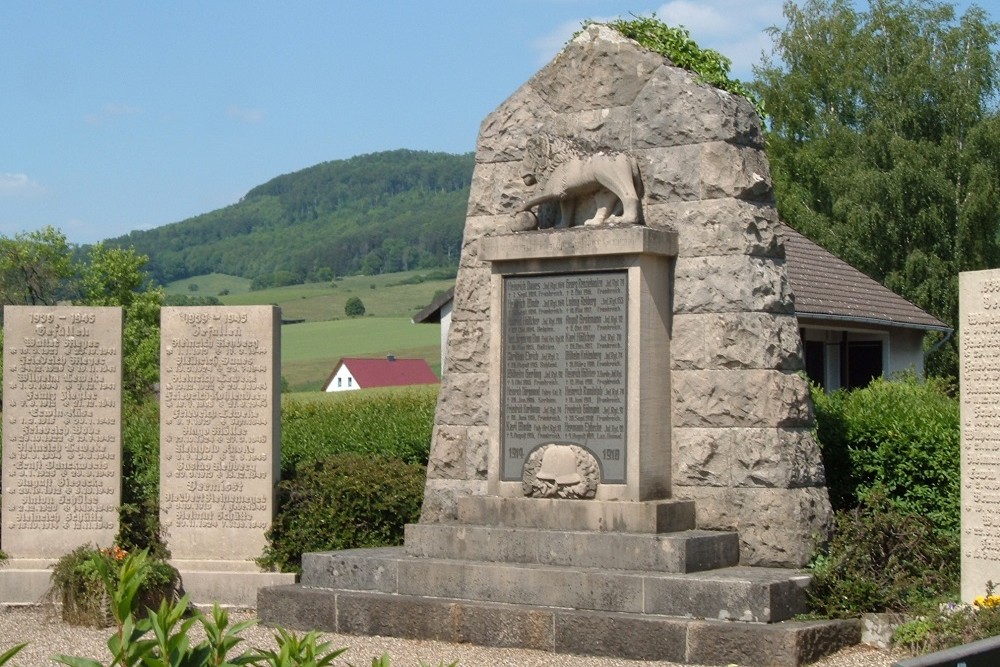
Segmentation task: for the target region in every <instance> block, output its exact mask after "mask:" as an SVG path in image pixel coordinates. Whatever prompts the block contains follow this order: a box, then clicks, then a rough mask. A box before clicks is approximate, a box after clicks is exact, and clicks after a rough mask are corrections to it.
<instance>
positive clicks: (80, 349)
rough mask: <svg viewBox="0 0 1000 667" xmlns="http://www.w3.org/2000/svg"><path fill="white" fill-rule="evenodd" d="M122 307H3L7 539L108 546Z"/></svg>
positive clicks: (20, 548)
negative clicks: (89, 543)
mask: <svg viewBox="0 0 1000 667" xmlns="http://www.w3.org/2000/svg"><path fill="white" fill-rule="evenodd" d="M121 350H122V314H121V309H120V308H83V307H73V306H5V307H4V349H3V361H4V374H3V408H4V409H3V419H4V424H3V511H2V521H3V523H2V533H0V534H2V547H3V550H4V551H5V552H7V554H8V555H10V556H13V557H17V558H58V557H60V556H62V555H64V554H66V553H67V552H69V551H72V550H73V549H75V548H76V547H78V546H80V545H81V544H85V543H88V542H91V543H96V544H98V545H104V546H110V545H111V543H112V542H113V541H114V537H115V534H116V533H117V532H118V505H119V503H120V501H121V381H122V364H121V361H122V352H121Z"/></svg>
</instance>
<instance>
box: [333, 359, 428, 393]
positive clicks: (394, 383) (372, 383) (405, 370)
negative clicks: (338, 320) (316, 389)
mask: <svg viewBox="0 0 1000 667" xmlns="http://www.w3.org/2000/svg"><path fill="white" fill-rule="evenodd" d="M341 366H346V367H347V370H348V371H350V373H351V375H352V376H354V381H355V382H356V383H357V385H358V386H359V387H361V388H362V389H371V388H373V387H402V386H407V385H416V384H437V383H438V378H437V376H436V375H435V374H434V371H432V370H431V367H430V366H428V365H427V362H426V361H425V360H423V359H396V358H394V357H391V358H390V357H378V358H375V359H371V358H364V357H344V358H343V359H341V360H340V361H338V362H337V365H336V366H334V368H333V373H332V374H331V375H330V378H328V379H327V381H326V383H325V385H324V386H326V385H329V383H330V380H331V379H332V378H333V377H334V376H335V375H336V374H337V371H338V370H340V367H341Z"/></svg>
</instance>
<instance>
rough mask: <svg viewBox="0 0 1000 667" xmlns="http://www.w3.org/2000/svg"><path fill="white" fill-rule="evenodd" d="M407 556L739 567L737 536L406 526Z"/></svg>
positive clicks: (677, 568) (690, 568) (645, 567)
mask: <svg viewBox="0 0 1000 667" xmlns="http://www.w3.org/2000/svg"><path fill="white" fill-rule="evenodd" d="M406 553H407V554H408V555H410V556H416V557H422V558H453V559H459V560H477V561H490V562H509V563H536V564H539V565H566V566H576V567H599V568H606V569H616V570H641V571H653V572H680V573H684V572H700V571H704V570H714V569H717V568H721V567H731V566H734V565H737V564H739V560H740V541H739V536H738V535H737V534H736V533H725V532H714V531H707V530H687V531H682V532H677V533H665V534H655V533H600V532H594V531H581V530H545V529H540V528H509V527H503V526H473V525H465V524H453V523H448V524H446V523H421V524H410V525H408V526H406Z"/></svg>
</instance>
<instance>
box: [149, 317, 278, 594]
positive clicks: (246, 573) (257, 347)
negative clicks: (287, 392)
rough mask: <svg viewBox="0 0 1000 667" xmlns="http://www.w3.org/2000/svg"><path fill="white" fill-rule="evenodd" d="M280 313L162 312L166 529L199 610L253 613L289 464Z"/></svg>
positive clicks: (269, 581) (268, 578)
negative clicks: (284, 459) (284, 453)
mask: <svg viewBox="0 0 1000 667" xmlns="http://www.w3.org/2000/svg"><path fill="white" fill-rule="evenodd" d="M280 323H281V317H280V315H279V314H278V309H277V307H275V306H245V307H229V306H203V307H165V308H163V310H162V311H161V314H160V326H161V338H160V525H161V527H162V530H163V539H164V540H165V541H166V543H167V547H168V548H169V549H170V554H171V563H172V564H173V565H174V567H176V568H177V570H178V571H179V572H180V574H181V578H182V580H183V586H184V590H185V592H187V593H188V594H190V595H191V598H192V600H193V601H195V602H197V603H211V602H220V603H223V604H229V605H240V606H253V605H254V603H255V601H256V595H257V588H259V587H262V586H269V585H276V584H282V583H290V582H292V581H294V575H291V574H279V573H271V572H261V571H260V568H259V567H257V565H256V564H255V563H254V559H255V558H258V557H259V556H260V555H261V553H263V549H264V546H265V536H264V535H265V532H266V531H267V529H268V528H270V526H271V520H272V518H273V517H274V510H275V505H274V501H275V498H274V496H275V485H276V484H277V481H278V478H279V470H280V459H281V437H280V425H281V402H280V386H281V382H280V377H281V369H280V364H279V363H278V362H277V360H278V355H279V351H280V341H281V333H280V331H281V330H280Z"/></svg>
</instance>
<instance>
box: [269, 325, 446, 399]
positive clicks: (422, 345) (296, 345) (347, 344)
mask: <svg viewBox="0 0 1000 667" xmlns="http://www.w3.org/2000/svg"><path fill="white" fill-rule="evenodd" d="M387 354H395V355H396V356H397V357H400V358H418V359H426V360H427V363H428V364H430V366H431V368H432V369H434V372H435V373H437V374H438V376H440V374H441V325H439V324H412V323H411V322H410V318H409V317H359V318H356V319H343V320H333V321H327V322H303V323H301V324H286V325H284V326H283V327H281V374H282V376H284V378H285V379H286V380H288V384H289V387H290V388H291V389H292V391H296V392H297V391H317V390H320V389H321V388H322V384H323V381H324V380H326V378H327V377H329V375H330V372H331V371H332V370H333V365H334V364H336V363H337V361H339V360H340V358H341V357H383V356H385V355H387Z"/></svg>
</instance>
